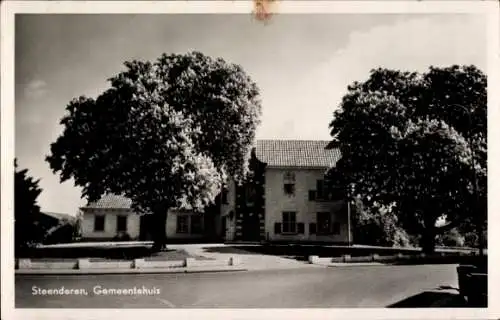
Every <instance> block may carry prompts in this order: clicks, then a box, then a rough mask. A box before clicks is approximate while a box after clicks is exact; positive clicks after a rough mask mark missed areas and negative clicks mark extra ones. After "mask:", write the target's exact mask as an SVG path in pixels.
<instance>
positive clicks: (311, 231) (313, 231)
mask: <svg viewBox="0 0 500 320" xmlns="http://www.w3.org/2000/svg"><path fill="white" fill-rule="evenodd" d="M309 234H316V223H309Z"/></svg>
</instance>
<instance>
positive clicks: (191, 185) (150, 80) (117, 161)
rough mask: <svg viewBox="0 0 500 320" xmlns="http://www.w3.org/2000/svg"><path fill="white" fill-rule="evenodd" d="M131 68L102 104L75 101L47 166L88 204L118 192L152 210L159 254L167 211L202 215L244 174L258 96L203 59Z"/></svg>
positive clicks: (173, 58)
mask: <svg viewBox="0 0 500 320" xmlns="http://www.w3.org/2000/svg"><path fill="white" fill-rule="evenodd" d="M125 67H126V70H125V71H123V72H121V73H119V74H118V75H116V76H114V77H112V78H111V79H109V81H110V84H111V88H109V89H108V90H106V91H104V92H103V93H102V94H101V95H99V96H98V97H97V99H92V98H87V97H80V98H78V99H74V100H73V101H71V102H70V103H69V105H68V106H67V108H66V110H67V112H68V114H67V115H66V116H65V117H64V118H63V119H62V120H61V124H62V125H63V126H64V132H63V133H62V135H61V136H60V137H59V138H58V139H57V141H56V142H55V143H53V144H52V145H51V155H49V156H48V157H47V161H48V162H49V164H50V166H51V168H52V170H53V171H54V172H55V173H56V172H58V173H60V175H61V180H62V181H65V180H67V179H69V178H73V179H74V180H75V184H76V185H77V186H80V187H82V188H83V192H82V197H87V199H88V200H89V201H94V200H97V199H99V198H100V197H101V196H102V195H103V194H106V193H113V194H119V195H124V196H126V197H128V198H130V199H131V200H132V207H133V208H134V209H135V210H136V211H137V212H147V213H152V214H153V216H152V217H153V218H154V219H153V220H154V224H153V225H154V226H155V227H154V228H155V230H152V234H153V237H154V243H155V244H154V248H155V249H159V248H160V247H162V246H163V244H164V243H165V239H166V234H165V226H166V218H167V211H168V210H169V209H170V208H179V209H187V210H195V211H199V212H201V211H203V209H204V208H205V207H206V206H208V205H210V204H212V203H213V202H214V199H215V197H216V196H217V194H218V193H219V192H220V189H221V185H222V184H223V183H224V181H225V180H226V179H227V178H228V177H233V178H235V179H237V180H240V179H241V178H242V177H243V176H244V174H245V170H246V161H247V158H248V153H249V152H250V146H251V144H252V143H253V140H254V136H255V129H256V127H257V125H258V118H259V116H260V113H261V107H260V100H259V91H258V88H257V85H256V84H255V83H254V82H252V80H251V79H250V77H249V76H248V75H247V74H246V73H245V72H244V70H243V69H242V68H241V67H240V66H238V65H235V64H231V63H228V62H226V61H224V60H223V59H221V58H217V59H212V58H210V57H208V56H206V55H204V54H202V53H199V52H192V53H188V54H183V55H181V54H170V55H167V54H163V55H162V56H161V57H159V58H158V59H157V60H156V61H154V62H149V61H136V60H134V61H131V62H125Z"/></svg>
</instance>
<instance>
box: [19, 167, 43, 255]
mask: <svg viewBox="0 0 500 320" xmlns="http://www.w3.org/2000/svg"><path fill="white" fill-rule="evenodd" d="M14 168H15V169H14V243H15V248H16V250H22V249H25V248H27V247H30V246H32V245H34V244H37V243H38V242H40V241H41V240H42V238H43V233H44V230H42V229H41V228H39V227H38V226H37V224H36V222H37V219H38V217H39V215H40V207H39V206H38V203H37V198H38V196H39V195H40V194H41V192H42V189H41V188H40V187H39V186H38V184H39V182H40V180H35V179H34V178H33V177H31V176H30V175H29V174H28V169H22V170H18V166H17V161H14Z"/></svg>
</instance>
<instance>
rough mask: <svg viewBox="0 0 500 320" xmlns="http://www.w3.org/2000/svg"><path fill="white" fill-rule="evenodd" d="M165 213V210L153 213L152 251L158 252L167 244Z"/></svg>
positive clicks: (160, 209) (166, 210) (161, 209)
mask: <svg viewBox="0 0 500 320" xmlns="http://www.w3.org/2000/svg"><path fill="white" fill-rule="evenodd" d="M167 212H168V209H166V208H159V209H157V210H155V211H154V212H153V219H152V221H153V225H152V226H151V227H152V231H153V232H152V236H153V248H152V249H153V251H154V252H158V251H161V250H162V249H164V247H165V244H166V242H167Z"/></svg>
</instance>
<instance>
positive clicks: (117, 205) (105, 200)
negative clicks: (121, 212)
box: [84, 194, 132, 209]
mask: <svg viewBox="0 0 500 320" xmlns="http://www.w3.org/2000/svg"><path fill="white" fill-rule="evenodd" d="M131 205H132V200H130V199H128V198H125V197H123V196H118V195H114V194H107V195H104V196H102V198H101V199H99V200H98V201H95V202H91V203H89V204H87V206H85V207H84V208H89V209H130V207H131Z"/></svg>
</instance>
